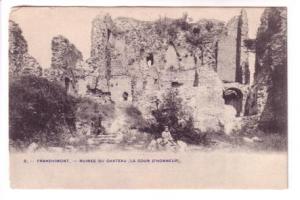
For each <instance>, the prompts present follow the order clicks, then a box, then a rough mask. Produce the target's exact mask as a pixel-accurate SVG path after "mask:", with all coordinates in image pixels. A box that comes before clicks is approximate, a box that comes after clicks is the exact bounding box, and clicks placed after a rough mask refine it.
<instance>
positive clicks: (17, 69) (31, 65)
mask: <svg viewBox="0 0 300 200" xmlns="http://www.w3.org/2000/svg"><path fill="white" fill-rule="evenodd" d="M8 55H9V72H10V75H21V74H34V75H37V76H41V75H42V67H41V66H40V64H39V63H38V62H37V60H36V59H35V58H33V57H32V56H31V55H30V54H29V53H28V45H27V41H26V40H25V38H24V36H23V35H22V30H21V28H20V27H19V25H18V24H17V23H15V22H14V21H11V20H10V21H9V52H8Z"/></svg>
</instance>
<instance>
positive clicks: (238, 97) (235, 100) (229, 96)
mask: <svg viewBox="0 0 300 200" xmlns="http://www.w3.org/2000/svg"><path fill="white" fill-rule="evenodd" d="M223 98H224V100H225V104H226V105H231V106H233V107H234V108H235V110H236V116H237V117H239V116H240V115H241V112H242V109H243V93H242V91H241V90H240V89H238V88H228V89H226V90H224V92H223Z"/></svg>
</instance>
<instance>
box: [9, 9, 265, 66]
mask: <svg viewBox="0 0 300 200" xmlns="http://www.w3.org/2000/svg"><path fill="white" fill-rule="evenodd" d="M245 10H246V12H247V15H248V23H249V36H250V37H251V38H254V37H255V35H256V31H257V28H258V26H259V24H260V17H261V14H262V12H263V10H264V8H246V9H245ZM240 11H241V8H195V7H194V8H187V7H186V8H159V7H147V8H145V7H144V8H135V7H133V8H120V7H116V8H103V7H93V8H92V7H90V8H85V7H35V8H30V7H24V8H15V9H14V10H13V11H12V12H11V16H10V18H11V19H12V20H14V21H15V22H16V23H18V24H19V26H20V27H21V29H22V31H23V35H24V37H25V39H26V40H27V42H28V48H29V53H30V54H31V55H32V56H33V57H35V58H36V59H37V61H38V62H39V63H40V64H41V65H42V67H43V68H47V67H50V64H51V40H52V38H53V37H54V36H56V35H63V36H65V37H67V38H68V39H69V40H70V42H72V43H73V44H75V46H76V47H77V48H78V49H79V50H80V51H81V52H82V54H83V57H84V59H87V58H88V57H89V56H90V46H91V45H90V44H91V41H90V32H91V22H92V20H93V18H95V17H96V16H97V15H99V14H100V15H101V14H105V13H110V15H111V16H112V18H116V17H119V16H123V17H132V18H135V19H139V20H147V21H151V20H156V19H158V18H159V16H167V17H170V18H179V17H181V16H182V14H183V13H184V12H187V13H188V16H189V17H191V18H192V19H193V21H197V20H199V19H202V18H207V19H218V20H222V21H225V22H227V21H228V20H230V19H231V18H232V17H234V16H235V15H238V14H239V13H240Z"/></svg>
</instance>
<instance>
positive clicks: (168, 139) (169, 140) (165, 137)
mask: <svg viewBox="0 0 300 200" xmlns="http://www.w3.org/2000/svg"><path fill="white" fill-rule="evenodd" d="M161 138H162V144H163V145H166V144H174V143H175V142H174V139H173V137H172V135H171V132H170V131H169V127H168V126H165V130H164V131H163V132H162V133H161Z"/></svg>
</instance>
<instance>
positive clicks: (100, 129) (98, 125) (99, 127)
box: [94, 116, 105, 135]
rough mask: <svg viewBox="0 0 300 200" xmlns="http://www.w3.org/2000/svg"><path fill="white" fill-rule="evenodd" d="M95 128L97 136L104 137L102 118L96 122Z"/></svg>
mask: <svg viewBox="0 0 300 200" xmlns="http://www.w3.org/2000/svg"><path fill="white" fill-rule="evenodd" d="M94 127H95V129H94V130H95V135H104V134H105V129H104V127H103V126H102V117H101V116H99V117H98V119H97V120H96V122H95V123H94Z"/></svg>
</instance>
